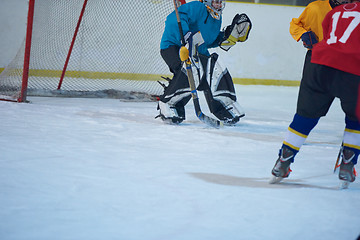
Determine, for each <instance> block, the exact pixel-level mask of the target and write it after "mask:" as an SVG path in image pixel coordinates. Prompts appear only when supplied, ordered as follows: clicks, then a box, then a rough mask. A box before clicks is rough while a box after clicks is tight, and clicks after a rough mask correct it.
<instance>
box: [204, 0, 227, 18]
mask: <svg viewBox="0 0 360 240" xmlns="http://www.w3.org/2000/svg"><path fill="white" fill-rule="evenodd" d="M200 2H202V3H204V4H205V6H206V8H207V9H208V12H209V13H210V15H211V16H212V17H213V18H215V19H217V20H219V19H220V16H221V14H222V11H223V10H224V8H225V0H200Z"/></svg>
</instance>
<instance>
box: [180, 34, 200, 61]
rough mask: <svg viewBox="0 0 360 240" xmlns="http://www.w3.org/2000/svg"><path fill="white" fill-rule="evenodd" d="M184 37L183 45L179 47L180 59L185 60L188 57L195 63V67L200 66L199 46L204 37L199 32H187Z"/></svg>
mask: <svg viewBox="0 0 360 240" xmlns="http://www.w3.org/2000/svg"><path fill="white" fill-rule="evenodd" d="M184 39H185V42H186V44H185V47H181V48H180V52H179V55H180V59H181V61H186V60H187V59H188V58H190V60H191V63H192V64H194V65H195V67H197V68H200V60H199V52H198V49H199V46H200V45H201V44H203V43H204V39H203V37H202V35H201V33H200V32H196V33H191V32H188V33H187V34H185V36H184Z"/></svg>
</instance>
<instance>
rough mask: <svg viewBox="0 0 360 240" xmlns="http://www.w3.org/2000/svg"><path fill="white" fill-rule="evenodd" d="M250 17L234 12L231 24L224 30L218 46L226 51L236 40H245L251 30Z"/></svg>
mask: <svg viewBox="0 0 360 240" xmlns="http://www.w3.org/2000/svg"><path fill="white" fill-rule="evenodd" d="M251 27H252V24H251V21H250V18H249V17H248V16H247V15H246V14H245V13H242V14H236V15H235V17H234V19H233V21H232V23H231V25H229V26H227V27H226V28H225V30H224V38H223V39H222V41H221V42H220V44H219V45H220V48H221V49H223V50H225V51H228V50H229V49H230V48H231V47H232V46H234V45H235V44H236V43H237V42H245V41H246V40H247V39H248V37H249V33H250V30H251Z"/></svg>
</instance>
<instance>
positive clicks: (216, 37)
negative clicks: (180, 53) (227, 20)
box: [160, 1, 224, 56]
mask: <svg viewBox="0 0 360 240" xmlns="http://www.w3.org/2000/svg"><path fill="white" fill-rule="evenodd" d="M179 15H180V20H181V26H182V28H183V32H184V35H185V34H186V33H187V32H192V33H195V32H198V31H200V33H201V35H202V37H203V39H204V41H205V42H204V43H203V44H202V45H201V46H200V47H199V49H198V51H199V53H200V54H203V55H206V56H209V55H210V54H209V51H208V49H209V48H214V47H218V46H219V42H220V40H221V39H222V38H223V35H224V34H223V32H220V29H221V22H222V17H220V19H219V20H216V19H214V18H213V17H211V15H210V14H209V13H208V11H207V8H206V6H205V5H204V4H203V3H201V2H198V1H193V2H189V3H186V4H184V5H181V6H180V7H179ZM174 45H176V46H179V47H180V46H181V37H180V32H179V26H178V22H177V19H176V14H175V11H174V12H172V13H171V14H169V15H168V16H167V18H166V21H165V30H164V33H163V36H162V38H161V43H160V49H167V48H169V47H170V46H174Z"/></svg>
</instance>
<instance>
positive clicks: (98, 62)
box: [0, 0, 185, 102]
mask: <svg viewBox="0 0 360 240" xmlns="http://www.w3.org/2000/svg"><path fill="white" fill-rule="evenodd" d="M184 2H185V1H184V0H178V5H180V4H182V3H184ZM173 4H174V3H173V1H172V0H136V1H123V0H85V1H84V0H71V1H68V0H29V11H28V22H27V34H26V38H25V40H24V43H23V44H22V47H21V49H20V50H19V51H18V53H17V55H16V56H15V58H14V59H13V60H12V61H11V62H10V64H9V65H8V66H7V67H6V68H5V69H4V71H3V72H2V73H1V74H0V100H8V101H17V102H24V101H26V96H27V95H29V96H68V97H89V96H92V97H116V98H123V97H125V98H135V97H142V96H152V95H159V94H161V93H162V87H161V86H160V84H158V83H157V82H156V81H155V80H160V76H161V75H167V74H169V70H168V67H167V66H166V64H165V63H164V61H163V59H162V58H161V56H160V49H159V46H160V39H161V36H162V32H163V29H164V25H165V19H166V16H167V15H168V14H169V13H171V12H172V11H173V10H174V5H173ZM123 94H125V96H123Z"/></svg>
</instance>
